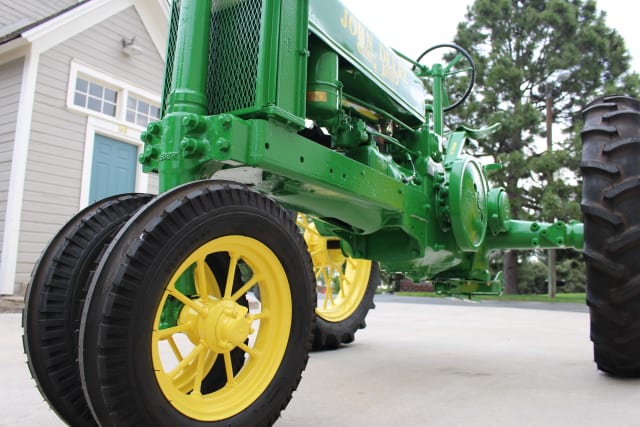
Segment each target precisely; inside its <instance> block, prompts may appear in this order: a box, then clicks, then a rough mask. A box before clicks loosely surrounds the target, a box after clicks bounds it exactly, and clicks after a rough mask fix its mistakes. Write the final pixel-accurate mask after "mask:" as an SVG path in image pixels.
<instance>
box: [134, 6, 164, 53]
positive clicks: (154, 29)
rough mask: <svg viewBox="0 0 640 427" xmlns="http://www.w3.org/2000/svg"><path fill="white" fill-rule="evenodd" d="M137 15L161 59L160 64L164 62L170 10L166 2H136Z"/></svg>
mask: <svg viewBox="0 0 640 427" xmlns="http://www.w3.org/2000/svg"><path fill="white" fill-rule="evenodd" d="M135 4H136V9H137V10H138V15H140V19H141V20H142V23H143V25H144V26H145V27H146V28H147V32H148V33H149V37H151V40H152V41H153V44H154V45H155V47H156V50H157V51H158V54H159V55H160V57H161V58H162V62H164V61H166V56H167V38H168V36H169V18H170V15H171V8H170V6H169V2H168V1H166V0H159V1H156V2H150V1H137V2H135Z"/></svg>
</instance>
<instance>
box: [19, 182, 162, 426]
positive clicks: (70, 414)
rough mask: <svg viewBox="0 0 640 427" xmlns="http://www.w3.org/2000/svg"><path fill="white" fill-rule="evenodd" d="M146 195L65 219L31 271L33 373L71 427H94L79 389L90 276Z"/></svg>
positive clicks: (28, 315) (28, 306)
mask: <svg viewBox="0 0 640 427" xmlns="http://www.w3.org/2000/svg"><path fill="white" fill-rule="evenodd" d="M152 197H153V196H151V195H149V194H125V195H120V196H114V197H110V198H107V199H104V200H101V201H99V202H97V203H95V204H93V205H91V206H89V207H87V208H85V209H84V210H82V211H81V212H79V213H78V214H76V215H75V216H74V217H73V218H72V219H71V220H69V221H68V222H67V223H66V224H65V225H64V226H63V227H62V229H61V230H60V231H59V232H58V233H57V234H56V236H54V237H53V239H52V240H51V242H50V243H49V245H48V247H47V248H46V249H45V250H44V251H43V253H42V255H41V256H40V259H39V260H38V262H37V263H36V265H35V267H34V269H33V272H32V274H31V280H30V281H29V286H28V288H27V292H26V303H25V308H24V311H23V314H22V326H23V329H24V336H23V345H24V350H25V353H26V355H27V360H28V366H29V369H30V371H31V375H32V376H33V378H34V379H35V381H36V384H37V386H38V389H39V390H40V392H41V394H42V395H43V397H44V398H45V399H46V400H47V401H48V403H49V405H50V406H51V408H52V409H53V410H54V411H55V412H56V413H57V414H58V415H59V416H60V418H62V419H63V420H64V421H65V422H66V423H68V424H70V425H72V426H78V427H82V426H95V425H96V423H95V421H94V419H93V416H92V415H91V411H90V410H89V407H88V405H87V401H86V400H85V398H84V395H83V393H82V383H81V381H80V373H79V369H78V360H77V358H78V351H77V349H78V329H79V327H80V315H81V313H82V307H83V304H84V299H85V295H86V293H87V289H88V286H87V284H88V281H89V278H90V276H91V274H92V272H93V270H94V269H95V267H96V265H97V262H98V260H99V258H100V256H101V254H102V252H103V249H104V247H105V246H106V245H107V244H109V242H110V241H111V239H113V237H114V236H115V233H116V232H117V231H118V229H119V228H120V227H121V226H122V224H124V223H125V222H126V221H127V220H128V219H129V217H130V216H131V215H132V214H133V213H134V212H135V211H136V210H138V209H139V208H140V207H141V206H143V205H144V204H145V203H147V202H148V201H149V200H151V198H152Z"/></svg>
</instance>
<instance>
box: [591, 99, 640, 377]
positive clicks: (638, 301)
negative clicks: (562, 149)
mask: <svg viewBox="0 0 640 427" xmlns="http://www.w3.org/2000/svg"><path fill="white" fill-rule="evenodd" d="M583 116H584V121H585V123H584V128H583V130H582V142H583V149H582V164H581V170H582V174H583V196H582V197H583V198H582V212H583V215H584V232H585V244H584V256H585V260H586V265H587V304H588V305H589V311H590V314H591V340H592V341H593V345H594V359H595V362H596V364H597V366H598V368H599V369H600V370H602V371H604V372H607V373H609V374H611V375H615V376H621V377H638V376H640V262H639V260H640V215H639V212H640V102H638V100H635V99H632V98H628V97H620V96H610V97H603V98H600V99H597V100H596V101H594V102H592V103H591V104H589V105H588V106H587V107H586V108H585V109H584V111H583Z"/></svg>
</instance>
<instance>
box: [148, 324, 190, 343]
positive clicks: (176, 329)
mask: <svg viewBox="0 0 640 427" xmlns="http://www.w3.org/2000/svg"><path fill="white" fill-rule="evenodd" d="M193 326H194V325H193V323H192V322H187V323H184V324H182V325H177V326H173V327H171V328H166V329H158V330H156V331H153V334H154V335H155V337H156V339H157V340H158V341H164V340H166V339H169V338H171V337H172V336H173V335H174V334H179V333H180V332H184V331H187V330H189V329H191V328H193Z"/></svg>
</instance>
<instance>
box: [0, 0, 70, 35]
mask: <svg viewBox="0 0 640 427" xmlns="http://www.w3.org/2000/svg"><path fill="white" fill-rule="evenodd" d="M74 4H78V2H77V1H76V0H47V1H42V0H19V1H16V0H0V10H1V11H2V13H0V33H2V27H3V26H5V25H12V24H13V23H16V22H20V21H23V22H24V23H25V25H26V24H30V23H33V22H36V21H39V20H41V19H42V18H46V17H48V16H51V15H54V14H56V13H57V12H59V11H61V10H63V9H65V8H67V7H69V6H73V5H74ZM21 26H22V25H21Z"/></svg>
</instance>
